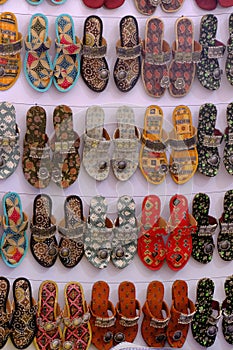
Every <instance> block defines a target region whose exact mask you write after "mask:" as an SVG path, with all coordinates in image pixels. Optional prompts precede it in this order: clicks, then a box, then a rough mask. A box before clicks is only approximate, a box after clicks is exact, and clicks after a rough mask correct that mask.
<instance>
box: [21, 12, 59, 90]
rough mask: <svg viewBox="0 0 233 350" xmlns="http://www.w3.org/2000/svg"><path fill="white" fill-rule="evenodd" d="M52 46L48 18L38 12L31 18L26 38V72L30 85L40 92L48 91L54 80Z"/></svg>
mask: <svg viewBox="0 0 233 350" xmlns="http://www.w3.org/2000/svg"><path fill="white" fill-rule="evenodd" d="M50 46H51V39H50V38H49V36H48V18H47V17H46V16H45V15H43V14H41V13H36V14H34V15H33V16H32V17H31V19H30V22H29V25H28V35H27V36H26V39H25V49H26V55H25V58H24V74H25V77H26V79H27V81H28V83H29V84H30V86H31V87H32V88H33V89H35V90H37V91H40V92H45V91H47V90H48V89H49V88H50V86H51V84H52V80H53V64H52V61H51V58H50V56H49V53H48V50H49V48H50Z"/></svg>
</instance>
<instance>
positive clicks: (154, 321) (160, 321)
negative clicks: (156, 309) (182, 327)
mask: <svg viewBox="0 0 233 350" xmlns="http://www.w3.org/2000/svg"><path fill="white" fill-rule="evenodd" d="M142 310H143V313H144V314H145V315H147V316H149V317H150V318H151V320H150V326H151V327H153V328H165V327H167V325H168V323H169V321H170V318H171V314H170V310H169V308H168V305H167V303H166V302H165V301H164V300H163V303H162V310H164V311H165V314H166V318H157V317H154V316H153V314H152V313H151V311H150V308H149V305H148V301H146V302H145V304H144V305H143V308H142Z"/></svg>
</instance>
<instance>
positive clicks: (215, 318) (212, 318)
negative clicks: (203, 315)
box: [208, 300, 233, 325]
mask: <svg viewBox="0 0 233 350" xmlns="http://www.w3.org/2000/svg"><path fill="white" fill-rule="evenodd" d="M211 308H212V310H215V311H217V315H216V314H214V313H213V312H212V314H211V315H210V316H209V317H208V323H210V324H212V325H216V324H217V323H218V321H219V319H220V317H221V315H222V310H221V307H220V303H219V302H218V301H217V300H212V303H211ZM232 322H233V320H232Z"/></svg>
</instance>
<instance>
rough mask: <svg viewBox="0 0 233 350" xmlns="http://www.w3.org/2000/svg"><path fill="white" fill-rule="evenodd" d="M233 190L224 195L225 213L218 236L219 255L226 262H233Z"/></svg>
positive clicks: (220, 221)
mask: <svg viewBox="0 0 233 350" xmlns="http://www.w3.org/2000/svg"><path fill="white" fill-rule="evenodd" d="M232 205H233V190H229V191H227V192H226V193H225V195H224V201H223V206H224V209H223V213H222V216H221V218H220V219H219V227H220V232H219V234H218V239H217V243H218V253H219V256H220V258H221V259H223V260H225V261H232V260H233V249H232V247H233V237H232V232H233V208H232Z"/></svg>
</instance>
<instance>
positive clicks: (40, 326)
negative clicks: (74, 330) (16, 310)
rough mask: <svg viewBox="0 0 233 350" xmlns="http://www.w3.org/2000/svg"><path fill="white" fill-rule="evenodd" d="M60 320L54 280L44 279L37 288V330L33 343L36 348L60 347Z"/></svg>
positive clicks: (41, 349) (56, 287) (38, 349)
mask: <svg viewBox="0 0 233 350" xmlns="http://www.w3.org/2000/svg"><path fill="white" fill-rule="evenodd" d="M61 321H62V318H61V310H60V307H59V304H58V286H57V284H56V282H54V281H48V280H47V281H44V282H42V283H41V285H40V289H39V296H38V310H37V315H36V323H37V331H36V337H35V341H34V345H35V347H36V349H37V350H44V349H59V348H60V346H61V343H62V330H61V326H60V323H61Z"/></svg>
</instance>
